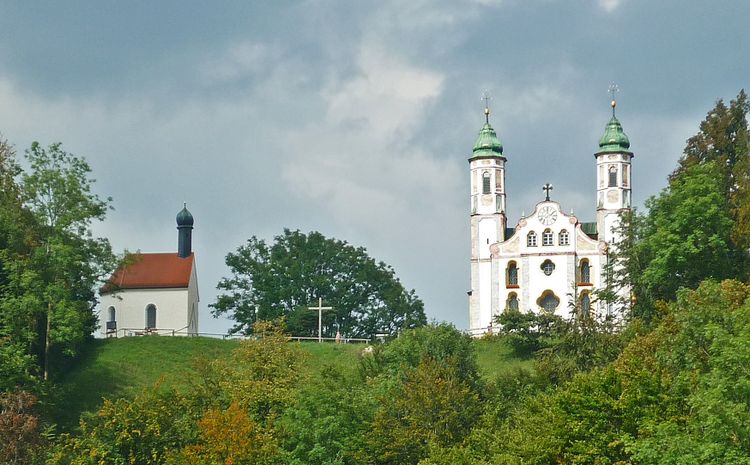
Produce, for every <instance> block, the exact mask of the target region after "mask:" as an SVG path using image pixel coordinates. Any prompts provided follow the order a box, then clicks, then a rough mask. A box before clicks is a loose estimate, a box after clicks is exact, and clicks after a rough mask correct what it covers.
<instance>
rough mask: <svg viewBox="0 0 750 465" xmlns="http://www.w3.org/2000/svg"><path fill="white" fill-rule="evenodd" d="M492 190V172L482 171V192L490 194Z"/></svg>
mask: <svg viewBox="0 0 750 465" xmlns="http://www.w3.org/2000/svg"><path fill="white" fill-rule="evenodd" d="M490 190H491V188H490V172H489V171H485V172H484V173H482V194H489V193H490Z"/></svg>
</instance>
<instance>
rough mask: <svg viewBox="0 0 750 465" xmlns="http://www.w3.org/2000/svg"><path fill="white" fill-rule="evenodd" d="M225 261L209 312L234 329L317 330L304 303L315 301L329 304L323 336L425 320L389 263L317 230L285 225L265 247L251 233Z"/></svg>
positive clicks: (390, 328) (387, 328) (382, 329)
mask: <svg viewBox="0 0 750 465" xmlns="http://www.w3.org/2000/svg"><path fill="white" fill-rule="evenodd" d="M226 263H227V265H228V266H229V268H230V269H231V272H232V276H231V277H229V278H224V279H222V280H221V281H220V282H219V284H218V286H217V287H218V289H220V290H222V291H224V294H222V295H220V296H219V297H218V299H217V302H216V303H215V304H212V307H213V313H214V315H223V314H229V315H230V317H231V318H233V319H234V320H235V321H236V323H237V324H236V325H235V326H234V328H233V329H232V331H234V332H243V333H250V332H251V328H252V324H253V322H255V321H256V319H258V320H271V319H276V318H279V317H287V319H288V323H289V330H290V331H291V332H292V333H293V334H295V335H304V336H314V335H317V324H316V323H317V318H316V317H315V315H314V314H313V312H312V311H310V310H308V309H307V307H308V306H310V305H312V304H315V303H317V302H318V299H319V298H323V299H324V303H326V304H330V305H331V306H333V307H334V310H333V311H332V312H324V314H323V317H324V318H323V319H324V325H325V331H326V333H327V334H328V335H333V332H334V329H337V328H340V330H341V332H342V334H345V335H348V336H351V337H371V336H372V335H374V334H375V333H376V332H386V333H389V334H395V333H396V332H398V331H400V330H403V329H406V328H411V327H415V326H419V325H422V324H424V323H425V322H426V318H425V315H424V309H423V304H422V301H421V300H419V298H417V296H416V295H415V294H414V291H413V290H412V291H409V292H407V291H406V290H405V289H404V287H403V286H402V285H401V283H400V282H399V280H398V278H396V276H395V273H394V271H393V268H391V267H390V266H388V265H386V264H385V263H383V262H376V261H375V260H373V259H372V258H370V257H369V256H368V255H367V252H366V251H365V249H364V248H362V247H358V248H355V247H353V246H351V245H349V244H348V243H346V242H344V241H339V240H336V239H329V238H326V237H325V236H323V235H322V234H320V233H318V232H311V233H309V234H304V233H301V232H299V231H290V230H288V229H285V230H284V233H283V235H280V236H276V237H275V238H274V242H273V244H271V245H268V244H267V243H266V242H265V241H264V240H262V239H258V238H256V237H255V236H253V237H251V238H250V239H249V240H248V241H247V243H246V244H245V245H243V246H240V247H239V248H238V249H237V251H236V252H235V253H229V254H228V255H227V257H226ZM256 311H257V314H256Z"/></svg>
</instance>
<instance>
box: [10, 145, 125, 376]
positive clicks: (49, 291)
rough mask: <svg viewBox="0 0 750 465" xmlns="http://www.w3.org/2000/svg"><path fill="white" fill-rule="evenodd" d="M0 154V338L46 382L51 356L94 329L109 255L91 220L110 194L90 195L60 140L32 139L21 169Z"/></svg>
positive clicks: (69, 351)
mask: <svg viewBox="0 0 750 465" xmlns="http://www.w3.org/2000/svg"><path fill="white" fill-rule="evenodd" d="M0 145H1V146H3V147H5V144H4V143H0ZM0 156H2V159H0V172H1V173H0V174H2V175H1V176H0V178H2V180H0V183H1V184H2V185H3V193H2V197H3V199H2V200H3V202H2V207H0V263H2V266H1V267H0V268H1V270H0V286H2V287H0V337H3V336H7V337H10V339H11V344H12V345H13V346H14V347H16V348H21V349H22V350H23V352H25V355H26V357H25V358H24V361H25V362H29V361H34V360H36V361H37V362H38V363H39V365H40V366H39V368H40V371H41V374H42V376H43V377H44V379H48V377H49V374H50V366H51V365H50V358H52V357H54V356H71V355H74V354H75V353H76V352H77V351H78V350H79V348H80V346H81V343H82V342H83V341H84V340H85V339H86V338H87V337H88V336H89V335H90V334H91V332H92V331H93V330H94V327H95V323H96V319H95V317H94V314H93V308H94V306H95V304H96V295H95V288H96V285H97V283H99V282H100V280H101V279H102V278H103V277H104V276H105V275H106V274H107V273H109V271H111V270H112V269H113V268H114V256H113V254H112V252H111V249H110V246H109V242H108V241H107V240H106V239H97V238H93V236H92V233H91V225H92V223H93V221H95V220H102V219H103V218H104V215H105V213H106V211H107V208H108V206H109V199H107V200H102V199H100V198H99V197H98V196H97V195H96V194H94V193H93V192H92V190H91V189H92V185H93V182H94V181H93V179H91V178H90V172H91V169H90V168H89V166H88V164H87V163H86V162H85V161H84V160H83V159H81V158H78V157H76V156H74V155H71V154H69V153H67V152H65V151H63V150H62V148H61V145H60V144H53V145H51V146H49V147H48V148H46V149H45V148H43V147H41V146H40V145H39V144H38V143H37V142H34V143H33V144H32V145H31V148H30V149H29V150H27V152H26V159H27V161H28V164H29V166H30V168H29V169H28V170H27V171H22V170H21V169H20V168H19V167H18V165H17V164H16V163H15V161H14V160H13V158H12V152H9V151H8V150H7V148H0ZM16 361H18V359H16ZM21 370H22V372H26V371H29V368H28V366H24V367H22V368H21Z"/></svg>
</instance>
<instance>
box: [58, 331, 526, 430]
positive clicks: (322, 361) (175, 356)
mask: <svg viewBox="0 0 750 465" xmlns="http://www.w3.org/2000/svg"><path fill="white" fill-rule="evenodd" d="M238 344H239V342H238V341H236V340H221V339H211V338H204V337H196V338H184V337H155V336H154V337H131V338H123V339H107V340H96V341H93V342H92V344H91V346H90V347H89V348H88V349H87V350H86V351H85V353H84V354H82V356H81V358H80V360H79V361H78V363H77V364H76V365H75V366H74V367H73V368H71V369H70V370H68V371H67V372H66V373H65V374H64V375H63V376H62V377H61V379H60V380H59V385H60V391H59V392H58V393H57V395H56V398H57V400H56V401H54V402H52V404H53V407H51V408H50V411H49V415H50V417H51V419H52V421H54V422H56V423H57V424H58V426H59V427H60V429H61V430H63V431H69V430H71V429H72V428H73V427H75V426H76V425H77V423H78V418H79V417H80V414H81V413H82V412H86V411H95V410H96V409H98V408H99V406H100V405H101V404H102V402H103V399H104V398H108V399H116V398H118V397H132V396H134V395H135V394H137V393H139V392H141V391H142V390H143V389H145V388H148V387H152V386H154V384H155V383H157V382H160V383H161V386H163V387H174V388H176V389H181V388H185V387H186V386H187V385H188V383H187V380H189V379H190V378H191V376H192V375H193V374H194V373H195V364H196V363H197V362H196V361H197V360H200V359H203V360H206V359H209V360H210V359H214V358H217V357H222V356H224V355H226V354H228V353H229V352H230V351H231V350H233V349H234V348H236V347H237V346H238ZM295 344H300V347H301V348H302V349H303V350H304V351H305V352H307V353H308V354H309V357H308V359H307V362H306V364H305V366H306V367H307V370H309V372H310V373H315V372H317V371H318V370H319V369H320V367H322V366H323V365H334V366H337V367H339V368H341V369H342V370H344V371H354V370H356V367H357V359H358V357H359V354H360V353H361V352H362V350H363V348H364V346H363V345H361V344H330V343H325V344H318V343H316V342H304V343H295ZM476 349H477V361H478V363H479V368H480V370H481V372H482V374H483V375H484V376H485V377H486V378H488V379H491V378H494V376H495V375H496V374H497V373H500V372H503V371H506V370H511V369H514V368H516V367H528V366H529V365H530V362H529V361H525V360H519V359H517V358H515V357H514V356H513V355H512V352H511V349H510V347H509V346H508V345H507V344H506V343H505V341H503V340H501V339H496V338H494V339H486V340H485V339H483V340H477V341H476Z"/></svg>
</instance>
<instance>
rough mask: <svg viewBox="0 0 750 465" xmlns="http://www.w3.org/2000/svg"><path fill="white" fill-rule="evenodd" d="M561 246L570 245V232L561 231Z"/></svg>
mask: <svg viewBox="0 0 750 465" xmlns="http://www.w3.org/2000/svg"><path fill="white" fill-rule="evenodd" d="M558 242H559V243H560V245H570V235H569V234H568V231H567V230H565V229H563V230H562V231H560V239H559V240H558Z"/></svg>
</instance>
